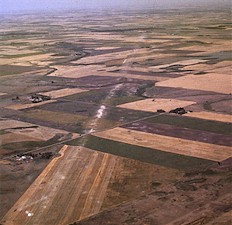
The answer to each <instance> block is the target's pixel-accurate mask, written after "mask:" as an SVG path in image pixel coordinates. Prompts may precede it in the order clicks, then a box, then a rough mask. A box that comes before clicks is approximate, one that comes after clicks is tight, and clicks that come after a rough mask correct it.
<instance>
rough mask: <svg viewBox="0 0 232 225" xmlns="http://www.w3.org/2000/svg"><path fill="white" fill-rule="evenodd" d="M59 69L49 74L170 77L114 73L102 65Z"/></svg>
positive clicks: (77, 76)
mask: <svg viewBox="0 0 232 225" xmlns="http://www.w3.org/2000/svg"><path fill="white" fill-rule="evenodd" d="M56 68H57V71H55V72H54V73H51V74H49V75H48V76H55V77H65V78H81V77H86V76H91V75H97V76H111V77H127V78H132V79H141V80H152V81H165V80H167V79H168V78H165V77H157V76H143V75H135V74H130V73H114V72H108V71H107V68H106V67H105V66H102V65H86V66H75V67H73V66H60V67H56Z"/></svg>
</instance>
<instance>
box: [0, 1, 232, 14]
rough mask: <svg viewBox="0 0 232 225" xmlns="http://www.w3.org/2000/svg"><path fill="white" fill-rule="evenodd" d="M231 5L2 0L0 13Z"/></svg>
mask: <svg viewBox="0 0 232 225" xmlns="http://www.w3.org/2000/svg"><path fill="white" fill-rule="evenodd" d="M212 5H217V6H218V7H221V6H224V5H227V6H228V5H229V6H230V5H231V0H0V13H7V12H16V11H39V10H62V9H65V10H68V9H98V10H99V9H109V8H110V9H143V8H148V9H151V8H152V9H153V8H154V9H156V8H180V7H196V6H197V7H202V6H209V7H211V6H212Z"/></svg>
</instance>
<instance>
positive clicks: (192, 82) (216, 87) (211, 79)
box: [156, 73, 231, 94]
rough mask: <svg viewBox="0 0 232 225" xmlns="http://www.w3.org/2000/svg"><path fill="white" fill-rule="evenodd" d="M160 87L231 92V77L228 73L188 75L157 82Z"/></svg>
mask: <svg viewBox="0 0 232 225" xmlns="http://www.w3.org/2000/svg"><path fill="white" fill-rule="evenodd" d="M156 86H160V87H174V88H186V89H194V90H202V91H212V92H218V93H223V94H230V93H231V78H230V76H228V75H227V74H214V73H210V74H205V75H187V76H183V77H178V78H173V79H169V80H166V81H161V82H158V83H156Z"/></svg>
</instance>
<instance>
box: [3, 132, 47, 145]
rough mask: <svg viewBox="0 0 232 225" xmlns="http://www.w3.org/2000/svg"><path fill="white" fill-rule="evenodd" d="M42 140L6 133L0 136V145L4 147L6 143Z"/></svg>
mask: <svg viewBox="0 0 232 225" xmlns="http://www.w3.org/2000/svg"><path fill="white" fill-rule="evenodd" d="M41 140H43V139H40V138H37V137H29V136H27V135H23V134H14V133H7V134H3V135H1V140H0V145H5V144H8V143H14V142H24V141H41Z"/></svg>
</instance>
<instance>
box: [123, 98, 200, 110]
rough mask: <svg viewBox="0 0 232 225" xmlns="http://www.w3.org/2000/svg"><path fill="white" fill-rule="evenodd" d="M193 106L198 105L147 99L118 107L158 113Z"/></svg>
mask: <svg viewBox="0 0 232 225" xmlns="http://www.w3.org/2000/svg"><path fill="white" fill-rule="evenodd" d="M192 104H196V102H192V101H183V100H177V99H160V98H154V99H145V100H141V101H136V102H130V103H126V104H122V105H118V107H121V108H126V109H133V110H142V111H147V112H156V111H157V110H159V109H163V110H165V111H170V110H172V109H174V108H178V107H185V106H189V105H192Z"/></svg>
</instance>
